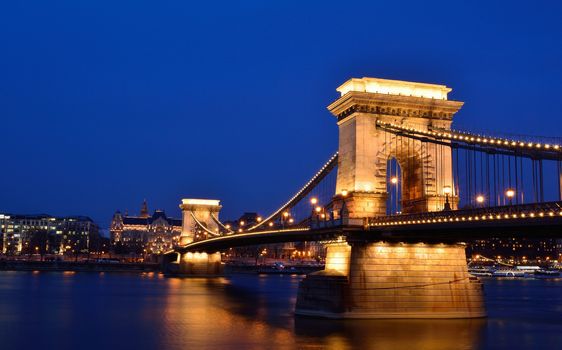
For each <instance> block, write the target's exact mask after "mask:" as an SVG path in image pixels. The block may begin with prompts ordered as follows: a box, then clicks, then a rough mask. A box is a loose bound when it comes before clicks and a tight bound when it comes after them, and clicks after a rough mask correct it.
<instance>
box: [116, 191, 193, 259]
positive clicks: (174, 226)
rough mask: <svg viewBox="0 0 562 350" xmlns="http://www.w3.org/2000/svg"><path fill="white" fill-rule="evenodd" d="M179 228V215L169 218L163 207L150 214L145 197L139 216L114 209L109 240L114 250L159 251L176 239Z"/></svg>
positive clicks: (128, 251)
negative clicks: (177, 217) (176, 217)
mask: <svg viewBox="0 0 562 350" xmlns="http://www.w3.org/2000/svg"><path fill="white" fill-rule="evenodd" d="M181 228H182V222H181V219H175V218H169V217H167V216H166V213H165V212H164V211H162V210H155V211H154V213H153V214H152V216H150V215H149V213H148V206H147V204H146V201H144V203H143V205H142V208H141V211H140V215H139V216H130V215H127V214H125V215H123V214H121V212H120V211H117V212H115V214H114V215H113V219H112V221H111V226H110V232H111V243H112V245H113V246H114V249H115V250H116V252H123V253H137V254H142V253H149V254H151V253H155V254H160V253H163V252H166V251H168V250H170V249H172V248H173V247H174V246H175V245H176V244H177V243H178V240H179V237H180V234H181Z"/></svg>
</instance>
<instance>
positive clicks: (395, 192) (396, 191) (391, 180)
mask: <svg viewBox="0 0 562 350" xmlns="http://www.w3.org/2000/svg"><path fill="white" fill-rule="evenodd" d="M390 183H391V184H392V185H395V186H394V209H395V211H396V213H398V186H396V185H397V184H398V177H396V176H393V177H391V178H390ZM391 205H392V204H391ZM391 212H392V209H391Z"/></svg>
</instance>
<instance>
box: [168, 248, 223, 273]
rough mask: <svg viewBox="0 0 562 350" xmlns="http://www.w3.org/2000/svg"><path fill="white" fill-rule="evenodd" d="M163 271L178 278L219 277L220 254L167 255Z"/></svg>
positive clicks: (188, 253) (221, 269)
mask: <svg viewBox="0 0 562 350" xmlns="http://www.w3.org/2000/svg"><path fill="white" fill-rule="evenodd" d="M163 271H164V272H166V273H169V274H172V275H178V276H194V277H196V276H219V275H222V273H223V265H222V262H221V254H220V253H213V254H208V253H192V252H187V253H179V252H173V253H170V254H167V255H166V256H165V257H164V261H163Z"/></svg>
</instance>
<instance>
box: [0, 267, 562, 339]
mask: <svg viewBox="0 0 562 350" xmlns="http://www.w3.org/2000/svg"><path fill="white" fill-rule="evenodd" d="M299 281H300V277H298V276H273V275H272V276H255V275H238V276H232V277H228V278H211V279H204V278H185V279H180V278H164V277H163V276H162V275H159V274H150V273H146V274H140V275H139V274H110V273H106V274H93V273H92V274H88V273H76V274H64V273H44V272H41V273H31V272H30V273H27V272H2V273H0V339H1V340H2V343H1V344H2V346H1V348H2V349H4V348H5V349H28V348H31V347H36V346H37V344H38V342H40V343H41V345H42V346H41V347H42V348H44V349H51V348H58V349H76V348H80V349H100V348H106V347H112V348H120V349H146V348H158V349H201V348H208V349H231V348H236V349H242V348H244V349H263V348H287V349H292V348H305V349H322V348H333V349H355V348H362V349H476V348H490V349H492V348H493V349H495V348H497V349H509V348H518V347H519V346H522V345H524V346H533V347H539V345H545V346H546V345H553V344H554V345H555V344H556V343H558V342H560V341H562V317H561V316H562V312H561V309H562V281H514V280H508V281H505V280H489V281H486V282H485V284H486V293H487V304H488V312H489V314H490V317H489V318H488V319H473V320H322V319H313V318H300V317H298V318H295V317H294V316H293V309H294V304H295V299H296V291H297V287H298V282H299Z"/></svg>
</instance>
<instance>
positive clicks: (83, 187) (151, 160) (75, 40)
mask: <svg viewBox="0 0 562 350" xmlns="http://www.w3.org/2000/svg"><path fill="white" fill-rule="evenodd" d="M232 3H233V2H229V1H225V2H212V1H208V2H205V1H199V2H193V3H190V2H188V1H179V0H178V1H138V0H135V1H105V0H103V1H102V0H95V1H93V0H92V1H76V0H68V1H44V0H33V1H32V0H30V1H19V2H16V1H14V2H11V1H4V2H3V3H2V5H0V45H1V50H0V71H1V74H0V120H1V125H0V128H1V132H0V147H1V150H2V162H1V164H2V165H1V172H0V180H1V181H0V186H1V187H0V211H5V212H6V211H7V212H17V213H38V212H48V213H52V214H55V215H66V214H82V215H89V216H91V217H93V218H94V219H95V220H97V221H98V222H99V223H100V224H102V226H105V227H107V225H108V223H109V220H110V219H111V215H112V214H113V212H114V211H115V210H116V209H121V210H125V209H126V208H127V209H129V211H130V212H133V211H135V212H136V211H138V209H139V206H140V203H141V202H142V200H143V199H144V198H146V199H147V200H148V201H149V206H150V209H151V210H152V209H155V208H156V207H158V208H163V209H165V210H166V211H167V212H168V213H169V214H172V215H174V216H179V209H178V208H177V205H178V203H179V201H180V199H181V198H182V197H204V198H218V199H221V200H222V201H223V205H224V209H223V213H222V217H223V218H224V217H226V218H231V217H235V216H238V215H239V214H240V213H241V212H242V211H244V210H246V211H255V210H260V211H269V210H271V209H274V208H275V207H277V206H278V205H279V204H280V203H281V202H284V200H285V199H286V198H287V197H288V196H289V194H292V193H293V192H294V191H295V190H296V189H298V188H299V187H300V186H301V185H302V183H303V182H305V181H306V180H307V179H308V178H309V177H310V176H311V175H312V174H313V173H314V172H315V171H316V170H317V169H318V167H319V166H321V165H322V164H323V163H324V161H325V160H326V159H327V158H328V157H329V156H330V155H331V154H332V153H333V152H334V151H335V150H336V149H337V128H336V123H335V120H334V118H333V117H331V115H330V114H329V113H328V111H327V110H326V106H327V105H328V104H329V103H330V102H331V101H333V100H334V99H336V98H337V93H336V91H335V88H336V87H337V86H339V85H340V84H341V83H343V82H344V81H345V80H347V79H348V78H350V77H363V76H373V77H382V78H390V79H402V80H412V81H421V82H431V83H442V84H446V85H448V86H450V87H452V88H453V89H454V90H453V93H452V94H451V95H450V97H451V98H453V99H457V100H462V101H465V102H466V104H465V106H464V107H463V109H462V111H461V112H460V113H459V114H458V115H457V119H456V121H455V125H456V127H458V128H466V129H477V130H490V131H503V132H507V133H515V134H537V135H545V136H557V135H562V126H561V124H560V121H559V120H560V118H561V117H562V97H561V95H562V25H561V23H562V3H561V2H559V1H505V2H492V1H483V2H480V3H479V2H477V1H465V2H460V1H444V2H431V1H411V2H399V1H379V2H375V1H370V2H353V1H341V0H340V1H334V2H332V1H316V2H306V1H277V2H274V1H252V2H249V1H246V2H242V4H237V5H234V4H232Z"/></svg>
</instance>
